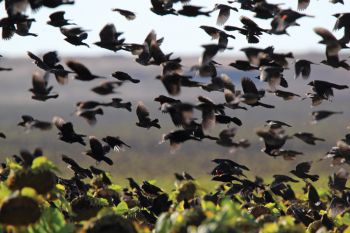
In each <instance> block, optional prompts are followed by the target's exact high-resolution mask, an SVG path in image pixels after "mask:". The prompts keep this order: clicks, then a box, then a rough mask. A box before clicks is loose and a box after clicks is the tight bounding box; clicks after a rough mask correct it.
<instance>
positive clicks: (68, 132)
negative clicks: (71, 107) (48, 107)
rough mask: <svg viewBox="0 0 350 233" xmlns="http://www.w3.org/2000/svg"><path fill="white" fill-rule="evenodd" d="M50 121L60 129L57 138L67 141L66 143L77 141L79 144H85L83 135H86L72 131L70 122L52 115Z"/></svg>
mask: <svg viewBox="0 0 350 233" xmlns="http://www.w3.org/2000/svg"><path fill="white" fill-rule="evenodd" d="M52 122H53V123H54V124H55V126H56V127H57V129H58V130H59V131H60V132H59V133H58V135H59V138H60V140H61V141H64V142H67V143H75V142H78V143H80V144H81V145H83V146H85V145H86V144H85V142H84V139H83V138H84V137H86V135H83V134H77V133H76V132H75V131H74V128H73V124H72V123H71V122H65V121H64V120H63V118H61V117H58V116H55V117H53V120H52Z"/></svg>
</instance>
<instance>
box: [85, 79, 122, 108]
mask: <svg viewBox="0 0 350 233" xmlns="http://www.w3.org/2000/svg"><path fill="white" fill-rule="evenodd" d="M122 84H123V82H120V81H114V82H113V81H105V82H102V83H101V84H99V85H98V86H96V87H93V88H92V89H91V91H93V92H95V93H96V94H98V95H110V94H114V93H116V92H115V91H114V89H115V88H116V87H120V86H121V85H122ZM115 102H116V101H112V104H111V105H110V106H112V107H114V106H115V105H113V104H114V103H115Z"/></svg>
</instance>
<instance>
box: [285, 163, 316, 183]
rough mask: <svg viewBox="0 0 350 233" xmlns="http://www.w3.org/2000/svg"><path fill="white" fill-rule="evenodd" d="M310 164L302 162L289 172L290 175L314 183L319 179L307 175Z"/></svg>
mask: <svg viewBox="0 0 350 233" xmlns="http://www.w3.org/2000/svg"><path fill="white" fill-rule="evenodd" d="M311 164H312V162H303V163H299V164H298V165H297V166H296V168H295V170H291V171H290V173H292V174H293V175H295V176H296V177H298V178H300V179H303V180H306V179H310V180H311V181H313V182H315V181H317V180H318V179H319V175H310V174H308V173H309V171H310V169H311Z"/></svg>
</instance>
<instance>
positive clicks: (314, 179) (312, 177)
mask: <svg viewBox="0 0 350 233" xmlns="http://www.w3.org/2000/svg"><path fill="white" fill-rule="evenodd" d="M309 178H310V180H312V181H313V182H315V181H318V179H319V178H320V176H319V175H309Z"/></svg>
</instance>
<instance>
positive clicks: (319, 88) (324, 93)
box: [308, 80, 349, 100]
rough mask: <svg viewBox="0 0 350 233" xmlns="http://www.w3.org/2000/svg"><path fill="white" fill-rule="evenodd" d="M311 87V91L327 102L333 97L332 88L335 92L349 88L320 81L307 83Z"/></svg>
mask: <svg viewBox="0 0 350 233" xmlns="http://www.w3.org/2000/svg"><path fill="white" fill-rule="evenodd" d="M308 85H309V86H312V90H313V91H314V92H315V93H316V94H317V95H318V96H319V97H321V98H323V99H325V100H328V99H330V98H331V97H333V96H334V93H333V88H334V89H337V90H343V89H347V88H349V87H348V86H347V85H339V84H335V83H331V82H327V81H322V80H314V81H311V82H309V83H308Z"/></svg>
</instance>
